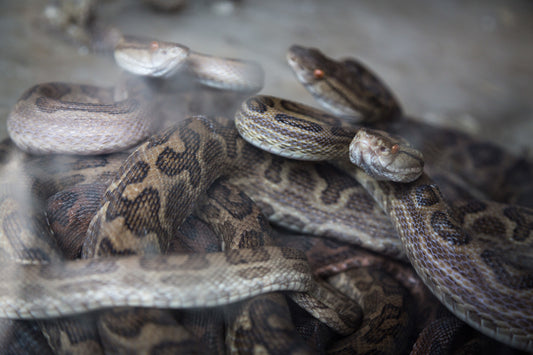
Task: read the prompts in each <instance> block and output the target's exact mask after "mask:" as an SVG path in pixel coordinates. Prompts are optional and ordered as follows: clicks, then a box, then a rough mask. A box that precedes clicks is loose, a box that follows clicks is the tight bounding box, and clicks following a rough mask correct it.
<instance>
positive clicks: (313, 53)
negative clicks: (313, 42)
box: [287, 45, 333, 85]
mask: <svg viewBox="0 0 533 355" xmlns="http://www.w3.org/2000/svg"><path fill="white" fill-rule="evenodd" d="M287 62H288V63H289V65H290V67H291V69H292V70H293V71H294V74H296V77H297V78H298V80H299V81H300V82H301V83H302V84H303V85H313V84H314V83H316V82H317V81H320V80H323V79H325V78H326V77H327V75H328V74H329V71H330V70H331V69H332V68H331V65H332V64H333V63H332V61H331V60H330V59H329V58H328V57H326V56H325V55H324V54H322V52H321V51H319V50H318V49H316V48H305V47H302V46H298V45H293V46H291V47H290V48H289V51H288V52H287Z"/></svg>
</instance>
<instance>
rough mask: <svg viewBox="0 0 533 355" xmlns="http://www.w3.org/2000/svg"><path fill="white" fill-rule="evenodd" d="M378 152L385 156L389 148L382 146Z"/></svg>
mask: <svg viewBox="0 0 533 355" xmlns="http://www.w3.org/2000/svg"><path fill="white" fill-rule="evenodd" d="M379 151H380V152H381V153H383V154H385V153H388V152H389V148H387V147H385V146H383V145H382V146H381V147H379Z"/></svg>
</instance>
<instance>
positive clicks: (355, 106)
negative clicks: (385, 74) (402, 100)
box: [287, 45, 402, 122]
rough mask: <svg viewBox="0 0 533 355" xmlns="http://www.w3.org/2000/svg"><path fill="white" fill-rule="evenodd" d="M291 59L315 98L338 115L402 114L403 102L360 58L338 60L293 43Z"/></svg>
mask: <svg viewBox="0 0 533 355" xmlns="http://www.w3.org/2000/svg"><path fill="white" fill-rule="evenodd" d="M287 61H288V63H289V66H290V67H291V69H292V70H293V72H294V74H295V75H296V78H297V79H298V81H299V82H300V83H301V84H302V85H304V86H305V88H306V89H307V90H309V92H310V93H311V94H312V95H313V97H314V98H315V100H317V102H318V103H319V104H321V105H322V106H323V107H324V108H326V109H327V110H329V111H331V112H333V113H334V114H336V115H342V116H350V117H351V118H358V119H359V120H363V121H366V122H372V121H381V120H388V119H391V118H394V117H398V116H400V115H401V111H402V110H401V107H400V104H399V102H398V100H396V98H395V97H394V95H393V94H392V92H391V91H390V90H389V88H388V87H387V86H386V85H385V83H384V82H383V81H382V80H381V79H380V78H379V77H378V76H377V75H376V74H374V73H373V72H372V71H371V70H370V69H369V68H367V67H366V66H365V65H363V64H362V63H360V62H359V61H358V60H356V59H344V60H335V59H332V58H330V57H327V56H326V55H324V54H323V53H322V52H321V51H320V50H318V49H316V48H305V47H302V46H298V45H293V46H291V47H290V48H289V51H288V52H287Z"/></svg>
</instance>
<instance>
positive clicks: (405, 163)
mask: <svg viewBox="0 0 533 355" xmlns="http://www.w3.org/2000/svg"><path fill="white" fill-rule="evenodd" d="M350 161H351V162H352V163H353V164H355V165H357V166H359V167H361V168H362V169H363V170H364V171H365V172H366V173H367V174H368V175H370V176H372V177H373V178H375V179H377V180H391V181H396V182H411V181H414V180H416V179H417V178H418V177H419V176H420V175H421V174H422V172H423V169H424V160H423V156H422V153H421V152H420V151H418V150H416V149H414V148H412V147H410V146H409V144H408V143H407V142H406V141H405V140H403V139H401V138H396V137H393V136H391V135H390V134H388V133H387V132H384V131H379V130H373V129H368V128H361V129H359V130H358V132H357V134H356V135H355V137H354V139H353V140H352V142H351V143H350Z"/></svg>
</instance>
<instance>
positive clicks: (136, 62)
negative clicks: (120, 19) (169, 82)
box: [114, 36, 189, 77]
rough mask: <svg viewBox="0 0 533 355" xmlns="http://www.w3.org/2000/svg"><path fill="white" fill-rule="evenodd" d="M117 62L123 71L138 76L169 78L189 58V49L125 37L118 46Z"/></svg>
mask: <svg viewBox="0 0 533 355" xmlns="http://www.w3.org/2000/svg"><path fill="white" fill-rule="evenodd" d="M114 55H115V61H116V62H117V64H118V65H119V66H120V67H122V68H123V69H125V70H127V71H129V72H131V73H133V74H137V75H147V76H153V77H168V76H170V75H172V74H174V73H175V72H176V71H177V70H178V69H179V68H180V67H181V66H182V65H183V64H184V63H185V61H186V59H187V57H188V56H189V48H187V47H185V46H182V45H179V44H176V43H172V42H164V41H155V40H148V39H142V38H137V37H133V36H124V37H123V38H122V39H121V40H120V42H119V43H118V44H117V45H116V47H115V51H114Z"/></svg>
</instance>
